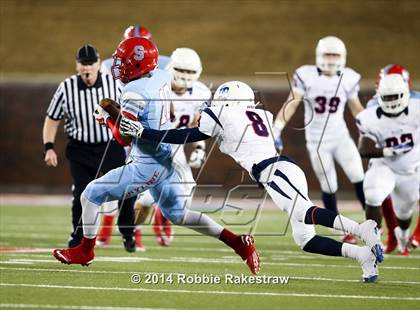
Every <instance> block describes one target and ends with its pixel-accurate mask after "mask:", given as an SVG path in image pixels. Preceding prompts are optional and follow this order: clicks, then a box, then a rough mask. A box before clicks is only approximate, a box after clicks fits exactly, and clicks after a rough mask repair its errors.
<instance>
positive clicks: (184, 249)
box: [0, 243, 420, 260]
mask: <svg viewBox="0 0 420 310" xmlns="http://www.w3.org/2000/svg"><path fill="white" fill-rule="evenodd" d="M34 245H36V246H37V248H30V247H4V248H16V250H14V251H2V248H0V256H1V255H10V256H12V255H14V254H18V255H21V254H20V253H48V252H52V251H53V249H52V248H45V246H46V245H48V244H46V243H36V244H34ZM43 246H44V247H43ZM97 249H103V248H100V247H97ZM105 249H121V250H122V249H123V246H122V245H116V244H115V245H114V244H112V245H108V246H107V247H105ZM148 249H149V250H161V251H165V253H166V252H170V251H175V252H181V251H182V252H206V253H207V252H209V251H212V252H221V253H233V251H232V249H230V248H217V247H209V248H196V247H180V246H177V245H175V246H172V247H161V246H146V254H147V250H148ZM259 252H260V255H262V256H264V255H265V254H275V255H271V257H270V258H271V259H273V260H283V258H282V255H291V256H292V255H295V256H294V257H293V258H299V259H319V258H320V257H322V259H331V260H335V259H337V258H336V257H329V256H319V255H316V254H310V253H306V252H303V251H301V250H295V251H294V250H280V249H279V250H264V249H262V250H260V251H259ZM416 252H419V253H420V250H414V251H413V253H411V254H410V256H401V255H397V254H392V255H391V254H385V259H386V258H392V259H401V260H412V259H415V260H418V259H420V255H418V254H416Z"/></svg>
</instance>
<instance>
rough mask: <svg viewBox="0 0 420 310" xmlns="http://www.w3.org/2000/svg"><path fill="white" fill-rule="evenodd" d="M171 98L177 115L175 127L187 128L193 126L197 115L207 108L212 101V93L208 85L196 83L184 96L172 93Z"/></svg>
mask: <svg viewBox="0 0 420 310" xmlns="http://www.w3.org/2000/svg"><path fill="white" fill-rule="evenodd" d="M171 98H172V103H173V105H174V113H175V124H174V126H175V128H185V127H189V126H190V125H191V123H192V122H193V120H194V115H195V113H197V112H198V113H199V112H200V111H201V110H203V109H204V108H206V107H207V105H208V103H209V102H210V99H211V91H210V89H209V88H208V87H207V86H206V85H204V84H203V83H201V82H200V81H196V82H195V83H194V85H193V87H192V88H191V89H188V90H187V91H186V92H185V93H184V94H182V95H177V94H175V93H174V92H172V95H171Z"/></svg>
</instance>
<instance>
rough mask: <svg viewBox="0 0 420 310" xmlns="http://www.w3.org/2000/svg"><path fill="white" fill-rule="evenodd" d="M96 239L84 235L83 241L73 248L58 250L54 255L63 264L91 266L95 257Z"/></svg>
mask: <svg viewBox="0 0 420 310" xmlns="http://www.w3.org/2000/svg"><path fill="white" fill-rule="evenodd" d="M95 239H96V238H93V239H88V238H85V237H83V239H82V243H81V244H80V245H78V246H76V247H74V248H71V249H65V250H64V249H63V250H58V249H55V250H54V252H53V255H54V257H55V258H56V259H57V260H59V261H60V262H62V263H63V264H68V265H70V264H79V265H82V266H89V265H90V263H92V261H93V259H94V258H95V252H94V246H95Z"/></svg>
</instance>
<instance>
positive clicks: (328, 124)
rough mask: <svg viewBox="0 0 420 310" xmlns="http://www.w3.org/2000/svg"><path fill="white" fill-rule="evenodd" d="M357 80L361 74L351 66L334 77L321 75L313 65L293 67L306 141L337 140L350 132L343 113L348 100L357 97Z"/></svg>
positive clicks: (295, 89) (294, 83)
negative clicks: (302, 112) (303, 109)
mask: <svg viewBox="0 0 420 310" xmlns="http://www.w3.org/2000/svg"><path fill="white" fill-rule="evenodd" d="M359 81H360V74H358V73H357V72H355V71H354V70H352V69H350V68H344V70H343V71H341V72H340V73H338V74H336V75H333V76H326V75H325V74H321V71H319V69H318V68H317V67H316V66H313V65H305V66H302V67H300V68H298V69H297V70H296V72H295V73H294V75H293V91H294V92H295V93H297V94H299V95H302V96H303V99H304V107H305V125H306V128H305V137H306V141H308V142H315V141H316V142H317V141H319V140H320V139H321V137H322V140H323V141H328V140H336V139H340V137H341V136H342V135H343V134H349V133H348V129H347V126H346V123H345V121H344V117H343V114H344V109H345V105H346V103H347V100H348V99H353V98H356V97H357V96H358V92H359V88H360V87H359ZM324 127H325V131H324Z"/></svg>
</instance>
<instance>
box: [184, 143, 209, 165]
mask: <svg viewBox="0 0 420 310" xmlns="http://www.w3.org/2000/svg"><path fill="white" fill-rule="evenodd" d="M205 160H206V151H204V150H203V149H202V148H201V147H197V148H195V150H194V151H193V152H192V153H191V155H190V160H189V161H188V164H189V165H190V167H191V168H195V169H198V168H200V167H201V166H202V165H203V163H204V161H205Z"/></svg>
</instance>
